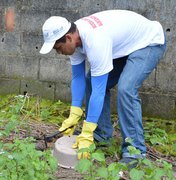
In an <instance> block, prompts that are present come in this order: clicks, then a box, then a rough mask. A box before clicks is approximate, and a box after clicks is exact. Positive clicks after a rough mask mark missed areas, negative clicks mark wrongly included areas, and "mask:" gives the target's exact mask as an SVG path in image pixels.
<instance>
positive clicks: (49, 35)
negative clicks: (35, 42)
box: [40, 16, 71, 54]
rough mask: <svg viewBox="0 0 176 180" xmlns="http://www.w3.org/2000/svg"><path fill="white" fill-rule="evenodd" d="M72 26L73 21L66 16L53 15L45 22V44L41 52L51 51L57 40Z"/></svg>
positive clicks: (43, 29)
mask: <svg viewBox="0 0 176 180" xmlns="http://www.w3.org/2000/svg"><path fill="white" fill-rule="evenodd" d="M70 27H71V23H70V22H69V21H68V20H67V19H66V18H64V17H60V16H51V17H50V18H48V19H47V20H46V21H45V23H44V24H43V27H42V31H43V38H44V44H43V46H42V48H41V49H40V53H41V54H47V53H49V52H50V51H51V50H52V48H53V46H54V44H55V42H56V40H58V39H60V38H61V37H62V36H64V35H65V34H66V33H67V32H68V30H69V29H70Z"/></svg>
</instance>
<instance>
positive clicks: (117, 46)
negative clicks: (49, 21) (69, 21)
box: [70, 10, 164, 76]
mask: <svg viewBox="0 0 176 180" xmlns="http://www.w3.org/2000/svg"><path fill="white" fill-rule="evenodd" d="M75 24H76V25H77V28H78V31H79V34H80V38H81V41H82V47H81V48H77V49H76V51H75V52H74V54H73V55H71V56H70V60H71V64H72V65H77V64H80V63H81V62H83V61H84V60H85V59H86V58H87V59H88V61H89V63H90V67H91V75H92V76H100V75H104V74H106V73H108V72H110V71H111V70H112V69H113V63H112V60H113V59H116V58H120V57H123V56H126V55H129V54H130V53H132V52H134V51H136V50H138V49H141V48H144V47H146V46H152V45H156V44H164V33H163V29H162V26H161V25H160V23H159V22H157V21H150V20H148V19H147V18H145V17H143V16H141V15H139V14H137V13H135V12H131V11H127V10H108V11H102V12H99V13H95V14H92V15H90V16H87V17H84V18H81V19H79V20H77V21H76V22H75Z"/></svg>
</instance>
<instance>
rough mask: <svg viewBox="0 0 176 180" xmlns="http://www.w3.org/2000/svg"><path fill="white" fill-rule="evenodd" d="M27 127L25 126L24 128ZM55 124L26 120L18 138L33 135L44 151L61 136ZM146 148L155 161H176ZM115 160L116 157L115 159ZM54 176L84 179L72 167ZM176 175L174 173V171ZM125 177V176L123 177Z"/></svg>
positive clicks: (37, 144)
mask: <svg viewBox="0 0 176 180" xmlns="http://www.w3.org/2000/svg"><path fill="white" fill-rule="evenodd" d="M26 127H27V128H26ZM58 128H59V127H57V125H54V124H51V123H47V122H43V121H30V122H28V123H27V124H26V125H25V127H24V128H22V127H20V129H19V134H18V137H19V136H20V139H23V138H26V137H29V136H30V137H33V138H34V139H35V144H36V149H37V150H40V151H44V150H46V149H51V150H52V149H53V147H54V143H55V141H56V140H57V139H58V138H59V137H61V136H62V135H61V134H57V133H56V132H58ZM55 133H56V134H57V135H55V136H54V137H52V138H50V141H49V142H47V143H46V142H45V140H44V137H46V136H48V135H52V134H55ZM119 134H120V133H119V132H116V133H114V136H116V137H117V136H119ZM15 136H16V133H15V132H14V133H12V134H11V135H10V136H9V137H8V138H7V139H5V141H6V142H9V141H10V142H12V141H13V139H14V137H15ZM147 148H148V153H147V158H148V159H150V160H152V161H156V159H164V160H165V161H167V162H169V163H171V164H174V163H175V162H176V158H175V157H168V156H167V157H166V156H163V155H162V154H160V153H159V152H157V151H155V150H154V149H152V148H151V147H147ZM113 161H114V159H112V158H111V157H109V158H108V162H109V163H111V162H113ZM116 161H117V159H116ZM174 171H175V172H176V166H174ZM56 176H57V178H58V179H65V180H73V179H75V180H81V179H84V178H83V176H82V175H81V174H79V173H78V172H76V171H75V170H73V169H65V168H62V167H58V170H57V172H56ZM175 176H176V173H175ZM123 179H126V178H123Z"/></svg>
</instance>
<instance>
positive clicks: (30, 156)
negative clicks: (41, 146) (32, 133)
mask: <svg viewBox="0 0 176 180" xmlns="http://www.w3.org/2000/svg"><path fill="white" fill-rule="evenodd" d="M33 141H34V139H33V138H26V139H24V140H19V139H15V141H14V143H13V144H12V143H6V144H3V143H0V148H1V151H0V172H1V173H0V179H2V180H6V179H12V180H18V179H19V180H20V179H24V180H25V179H26V180H27V179H46V180H47V179H55V177H54V172H55V171H56V169H57V162H56V160H55V159H54V158H53V157H52V156H51V152H49V151H45V152H41V151H37V150H36V149H35V145H34V143H33Z"/></svg>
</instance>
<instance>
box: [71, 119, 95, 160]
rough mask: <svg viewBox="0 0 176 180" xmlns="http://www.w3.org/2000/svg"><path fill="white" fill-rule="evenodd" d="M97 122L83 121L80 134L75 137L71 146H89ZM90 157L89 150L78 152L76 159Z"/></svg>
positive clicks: (79, 147) (91, 142) (80, 147)
mask: <svg viewBox="0 0 176 180" xmlns="http://www.w3.org/2000/svg"><path fill="white" fill-rule="evenodd" d="M96 127H97V124H95V123H91V122H87V121H84V123H83V128H82V132H81V134H80V135H79V136H78V137H77V138H76V142H75V144H73V146H72V148H73V149H75V148H78V149H82V148H89V147H90V145H91V144H93V143H94V138H93V132H94V130H95V129H96ZM81 158H90V154H89V152H81V153H79V152H78V159H81Z"/></svg>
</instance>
